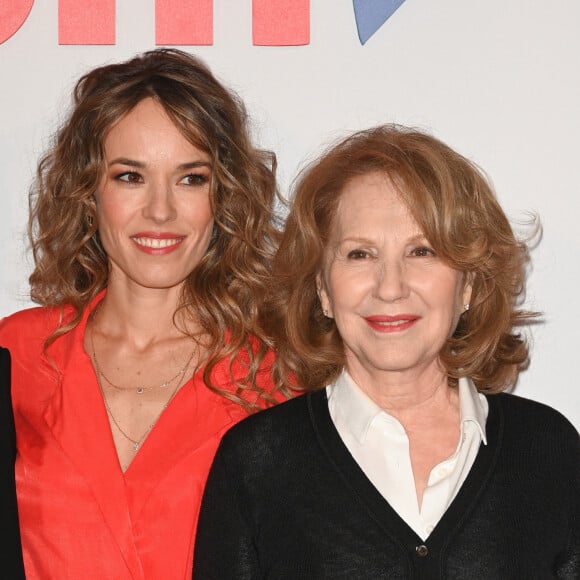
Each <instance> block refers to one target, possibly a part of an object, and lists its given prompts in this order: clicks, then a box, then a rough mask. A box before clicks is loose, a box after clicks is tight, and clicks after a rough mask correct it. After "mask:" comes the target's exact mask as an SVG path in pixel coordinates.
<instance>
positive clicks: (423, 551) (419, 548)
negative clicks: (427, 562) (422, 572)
mask: <svg viewBox="0 0 580 580" xmlns="http://www.w3.org/2000/svg"><path fill="white" fill-rule="evenodd" d="M415 552H417V556H419V557H420V558H424V557H425V556H426V555H427V554H428V553H429V548H427V546H426V545H425V544H421V545H420V546H417V547H416V548H415Z"/></svg>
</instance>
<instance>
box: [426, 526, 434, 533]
mask: <svg viewBox="0 0 580 580" xmlns="http://www.w3.org/2000/svg"><path fill="white" fill-rule="evenodd" d="M432 531H433V526H432V525H428V526H427V527H426V528H425V532H427V533H428V534H430V533H431V532H432Z"/></svg>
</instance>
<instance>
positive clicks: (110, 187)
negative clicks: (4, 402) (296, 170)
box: [0, 49, 284, 579]
mask: <svg viewBox="0 0 580 580" xmlns="http://www.w3.org/2000/svg"><path fill="white" fill-rule="evenodd" d="M274 169H275V160H274V157H273V155H271V154H269V153H267V152H263V151H260V150H258V149H256V148H255V147H254V146H253V145H252V143H251V141H250V138H249V128H248V123H247V118H246V113H245V109H244V107H243V105H242V103H241V102H240V101H239V100H238V98H237V97H236V96H235V95H234V94H232V93H231V92H230V91H228V90H227V89H225V88H224V87H223V86H222V85H221V84H220V83H219V82H218V81H217V80H216V79H215V77H214V76H213V75H212V74H211V72H210V71H209V70H208V69H207V68H206V66H205V65H204V64H203V63H202V62H200V61H199V60H197V59H195V58H194V57H192V56H190V55H188V54H186V53H184V52H181V51H177V50H162V49H160V50H154V51H151V52H148V53H144V54H142V55H140V56H138V57H136V58H133V59H131V60H129V61H127V62H124V63H121V64H112V65H107V66H103V67H100V68H97V69H95V70H93V71H91V72H89V73H88V74H86V75H85V76H83V77H82V78H81V79H80V80H79V82H78V84H77V86H76V89H75V93H74V107H73V109H72V112H71V114H70V116H69V117H68V119H67V120H66V122H65V123H64V125H63V126H62V128H61V129H60V131H59V132H58V134H57V137H56V141H55V143H54V146H53V147H52V149H51V150H50V152H49V153H48V154H47V155H46V156H45V157H44V158H43V159H42V161H41V162H40V164H39V169H38V179H37V183H36V187H35V188H34V190H33V192H32V198H31V220H30V236H31V242H32V249H33V253H34V259H35V269H34V272H33V273H32V276H31V277H30V282H31V288H32V292H31V294H32V298H33V299H34V300H35V301H37V302H38V303H40V304H41V305H43V307H42V308H36V309H30V310H26V311H23V312H19V313H16V314H14V315H12V316H11V317H9V318H7V319H5V320H4V321H2V323H1V327H0V343H1V344H3V345H4V346H6V347H8V348H9V349H10V351H11V353H12V357H13V385H12V390H13V393H12V396H13V404H14V413H15V421H16V431H17V442H18V455H17V460H16V481H17V493H18V502H19V511H20V520H21V531H22V544H23V550H24V561H25V566H26V573H27V577H28V578H43V579H46V578H59V579H61V578H89V577H90V578H127V579H128V578H133V579H136V578H142V579H145V578H146V579H150V578H184V577H186V576H188V575H189V574H190V573H191V559H192V551H193V539H194V531H195V523H196V519H197V513H198V508H199V502H200V500H201V493H202V489H203V486H204V484H205V479H206V476H207V472H208V470H209V466H210V463H211V460H212V458H213V454H214V452H215V449H216V447H217V445H218V441H219V439H220V436H221V435H222V433H223V432H224V431H225V430H226V429H227V428H228V427H229V426H231V425H232V424H233V423H235V422H237V421H238V420H240V419H241V418H243V417H244V416H246V415H247V414H248V412H251V411H252V410H255V409H260V408H262V407H264V406H267V405H268V404H270V403H273V402H275V401H276V400H279V399H280V398H281V395H280V393H279V392H278V391H277V390H276V389H274V386H273V384H272V379H271V372H270V371H271V364H272V358H273V357H272V354H271V351H270V342H269V339H268V337H267V335H266V334H265V333H264V330H263V324H262V322H261V320H260V313H261V304H262V297H263V296H264V295H265V287H266V283H267V281H268V279H269V276H270V263H271V258H272V255H273V252H274V250H275V247H276V244H277V238H278V234H277V232H278V230H277V229H276V227H275V223H274V216H273V209H272V208H273V204H274V201H275V198H276V185H275V177H274ZM283 391H284V389H282V392H283Z"/></svg>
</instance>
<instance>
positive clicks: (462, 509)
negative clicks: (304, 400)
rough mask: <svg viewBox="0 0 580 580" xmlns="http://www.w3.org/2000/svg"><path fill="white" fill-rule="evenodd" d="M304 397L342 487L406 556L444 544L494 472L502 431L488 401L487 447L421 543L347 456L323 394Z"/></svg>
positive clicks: (496, 412)
mask: <svg viewBox="0 0 580 580" xmlns="http://www.w3.org/2000/svg"><path fill="white" fill-rule="evenodd" d="M307 397H308V398H309V400H308V407H309V413H310V419H311V422H312V425H313V427H314V430H315V432H316V434H317V437H318V440H319V442H320V444H321V446H322V448H323V449H324V451H325V453H326V454H327V456H328V457H329V459H330V460H331V462H332V464H333V465H335V467H336V468H337V471H338V472H339V475H340V477H341V479H342V480H343V482H344V484H345V485H347V486H348V487H349V488H350V489H351V490H352V492H353V493H354V494H355V495H356V497H357V498H358V500H359V501H360V502H361V505H363V506H364V508H365V510H366V511H367V513H368V514H369V516H370V517H371V518H372V519H373V520H374V521H375V522H376V523H377V524H378V525H379V526H380V527H381V528H382V529H383V530H384V531H385V532H386V533H387V534H388V535H389V536H390V537H391V538H392V540H393V541H394V542H396V543H397V544H398V545H399V546H400V547H402V548H404V549H405V550H406V552H407V553H409V554H412V553H414V550H415V548H416V546H418V545H420V544H426V545H427V546H431V547H434V546H441V545H446V544H448V543H449V541H450V539H451V538H452V537H453V535H454V534H455V533H456V532H457V530H458V529H459V528H460V527H461V526H462V525H463V523H464V522H465V519H466V518H467V516H468V515H469V513H470V512H471V509H472V508H473V506H474V505H476V503H477V501H476V500H477V498H478V497H479V495H480V494H481V493H482V492H483V490H484V489H485V487H486V485H487V483H488V481H489V477H490V475H491V473H492V472H493V469H494V468H495V465H496V462H497V455H498V453H499V450H500V447H501V438H502V430H503V419H502V416H501V411H500V409H499V405H497V404H496V401H495V400H492V399H490V397H488V402H489V403H490V407H489V415H488V419H487V423H486V433H487V438H488V444H487V445H481V446H480V448H479V452H478V454H477V457H476V459H475V463H474V464H473V466H472V468H471V470H470V472H469V474H468V476H467V479H466V480H465V481H464V483H463V485H462V486H461V489H460V490H459V493H458V494H457V496H456V497H455V498H454V500H453V501H452V502H451V505H450V506H449V508H448V509H447V510H446V512H445V513H444V514H443V517H442V518H441V520H440V521H439V523H438V524H437V526H436V527H435V529H434V530H433V532H432V533H431V534H430V536H429V537H428V538H427V539H426V540H425V541H423V540H422V539H421V538H420V537H419V536H418V535H417V534H416V533H415V531H414V530H413V529H412V528H411V527H410V526H408V525H407V523H406V522H405V521H404V520H403V518H401V516H399V514H398V513H397V512H396V511H395V510H394V509H393V508H392V507H391V505H390V504H389V502H388V501H387V500H385V499H384V498H383V496H382V495H381V494H380V493H379V491H378V490H377V489H376V488H375V486H374V485H373V484H372V483H371V481H370V480H369V479H368V478H367V476H366V475H365V474H364V472H363V471H362V469H361V468H360V467H359V465H358V463H356V461H355V460H354V459H353V457H352V455H351V454H350V453H349V451H348V449H347V448H346V446H345V445H344V443H343V441H342V439H341V437H340V435H339V433H338V431H337V430H336V427H335V426H334V423H333V421H332V418H331V417H330V413H329V411H328V400H327V397H326V390H325V389H323V390H321V391H317V392H314V393H309V394H308V395H307Z"/></svg>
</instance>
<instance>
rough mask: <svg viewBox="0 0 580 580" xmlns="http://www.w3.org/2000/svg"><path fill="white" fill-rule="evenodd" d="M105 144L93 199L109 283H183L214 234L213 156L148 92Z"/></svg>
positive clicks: (169, 285) (159, 285) (161, 285)
mask: <svg viewBox="0 0 580 580" xmlns="http://www.w3.org/2000/svg"><path fill="white" fill-rule="evenodd" d="M104 151H105V169H104V173H103V177H102V179H101V182H100V185H99V188H98V191H97V193H96V201H97V219H98V229H99V235H100V238H101V241H102V244H103V247H104V249H105V251H106V253H107V256H108V259H109V263H110V280H109V284H111V283H116V282H121V283H126V284H136V285H139V286H143V287H147V288H172V287H176V286H180V285H181V284H182V283H183V281H184V280H185V279H186V278H187V276H188V275H189V274H190V273H191V272H192V271H193V270H194V268H195V267H196V266H197V265H198V264H199V262H200V260H201V258H202V257H203V255H204V254H205V252H206V251H207V248H208V246H209V243H210V240H211V234H212V228H213V223H214V221H213V216H212V211H211V203H210V196H209V191H210V180H211V176H212V168H211V162H210V158H209V156H208V155H207V154H206V153H204V152H203V151H201V150H199V149H197V148H196V147H195V146H194V145H192V144H191V143H190V142H189V141H187V139H186V138H185V137H184V136H183V135H182V134H181V133H180V132H179V130H178V129H177V127H176V126H175V125H174V124H173V122H172V121H171V120H170V118H169V117H168V116H167V114H166V113H165V111H164V110H163V107H162V106H161V105H160V104H159V103H157V102H156V101H155V100H153V99H151V98H147V99H145V100H143V101H141V102H140V103H139V104H138V105H137V106H136V107H135V108H134V109H133V110H131V111H130V112H129V113H128V114H127V115H125V116H124V117H123V118H122V119H121V120H120V121H119V122H118V123H117V124H116V125H114V126H113V128H112V129H111V130H110V131H109V133H108V135H107V137H106V138H105V142H104Z"/></svg>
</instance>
